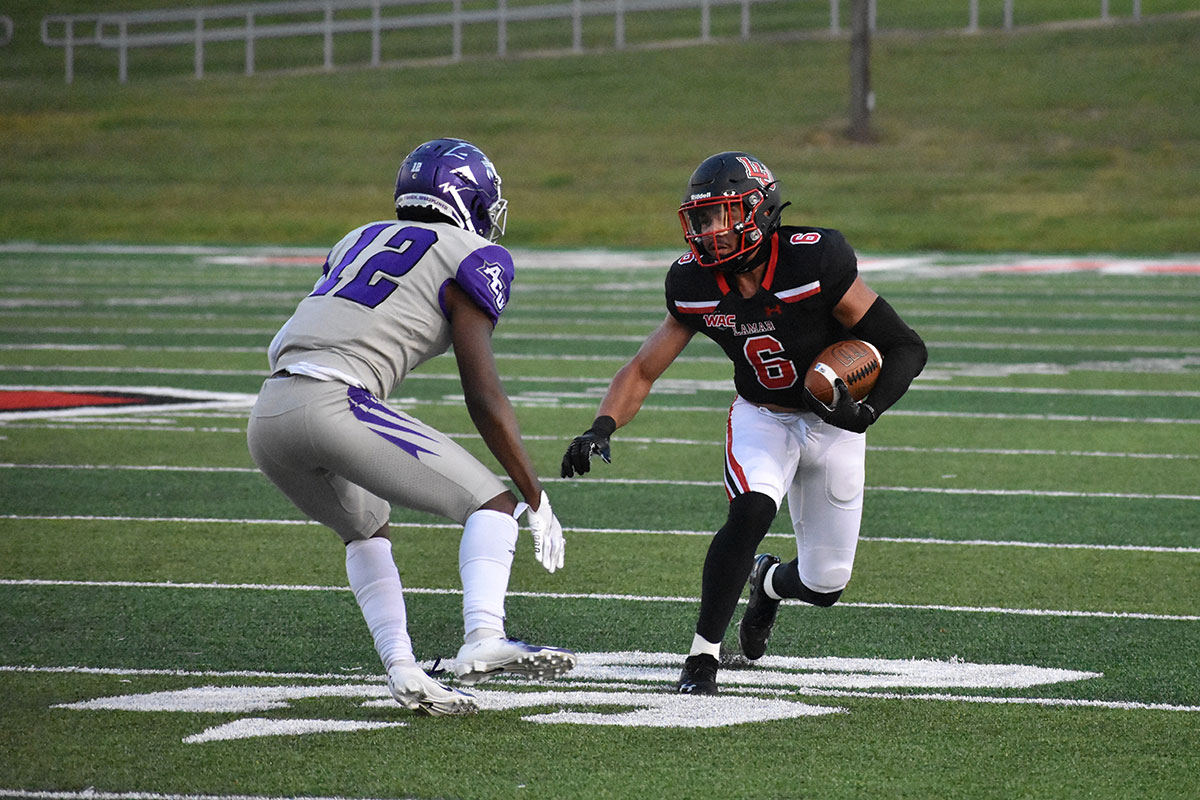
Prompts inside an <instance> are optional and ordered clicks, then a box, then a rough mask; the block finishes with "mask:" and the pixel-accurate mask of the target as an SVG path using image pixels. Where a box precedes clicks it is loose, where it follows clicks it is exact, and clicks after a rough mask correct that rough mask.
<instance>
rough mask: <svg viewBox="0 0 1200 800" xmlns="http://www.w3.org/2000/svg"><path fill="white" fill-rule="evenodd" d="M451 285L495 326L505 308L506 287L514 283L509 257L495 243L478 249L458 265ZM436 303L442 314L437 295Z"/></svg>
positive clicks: (506, 298)
mask: <svg viewBox="0 0 1200 800" xmlns="http://www.w3.org/2000/svg"><path fill="white" fill-rule="evenodd" d="M454 282H455V283H457V284H458V285H459V288H461V289H462V290H463V291H464V292H466V293H467V296H468V297H470V298H471V300H472V301H474V303H475V305H477V306H479V307H480V308H482V309H483V310H484V311H485V312H486V313H487V315H488V316H489V317H491V318H492V324H495V323H497V322H499V321H500V314H501V313H502V312H503V311H504V307H505V306H506V305H508V292H509V287H510V286H512V282H513V263H512V256H511V255H509V253H508V251H507V250H505V249H504V248H503V247H501V246H500V245H498V244H493V245H488V246H487V247H481V248H479V249H478V250H475V251H474V252H472V253H471V254H470V255H468V256H467V257H466V258H464V259H463V260H462V263H460V264H459V265H458V272H456V273H455V274H454ZM439 301H440V302H441V305H442V314H443V315H444V314H445V313H446V303H445V300H443V299H442V298H441V297H440V296H439Z"/></svg>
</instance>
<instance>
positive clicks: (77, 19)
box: [0, 0, 1141, 83]
mask: <svg viewBox="0 0 1200 800" xmlns="http://www.w3.org/2000/svg"><path fill="white" fill-rule="evenodd" d="M1109 1H1110V0H1099V5H1100V9H1099V18H1100V19H1101V20H1108V19H1109V18H1110V14H1109ZM494 2H495V6H494V7H489V8H483V9H478V8H470V9H467V8H464V0H287V1H284V0H277V1H276V2H259V3H247V4H238V5H224V6H205V7H195V8H180V9H168V10H157V11H130V12H110V13H100V14H70V15H64V14H54V15H49V16H46V17H43V18H42V24H41V38H42V43H43V44H45V45H47V46H49V47H61V48H63V51H64V54H65V60H66V64H65V76H66V82H67V83H71V82H73V81H74V78H75V54H76V51H77V50H79V49H80V48H86V47H99V48H103V49H106V50H115V51H116V52H117V77H118V79H119V80H120V82H121V83H126V82H127V81H128V80H129V52H130V50H133V49H136V48H148V47H180V46H182V47H190V48H192V50H193V72H194V74H195V77H197V78H203V77H204V72H205V47H206V46H207V45H209V44H212V43H218V42H242V43H243V45H244V51H245V54H244V65H245V66H244V69H245V74H246V75H253V74H254V73H255V69H256V52H255V45H256V43H257V42H260V41H263V40H267V39H282V38H296V37H320V38H321V40H322V43H323V66H324V68H325V69H326V70H332V69H333V67H334V39H335V37H337V36H338V35H340V34H349V33H359V34H369V35H370V42H371V44H370V61H369V63H370V65H371V66H372V67H378V66H380V64H381V63H382V44H381V42H382V37H383V34H384V33H385V32H389V31H401V30H415V29H423V28H449V30H450V43H449V52H448V53H447V56H446V57H447V58H448V59H449V60H451V61H460V60H462V58H463V38H464V37H463V29H464V27H465V26H467V25H477V24H481V23H483V24H489V25H491V24H494V25H495V26H496V55H497V56H499V57H504V56H505V55H507V54H508V47H509V34H508V25H509V24H510V23H515V22H529V21H537V20H543V21H548V20H570V21H571V42H570V45H569V49H570V51H572V52H576V53H579V52H582V51H583V21H584V19H585V18H587V17H611V18H612V25H613V47H614V48H616V49H618V50H620V49H624V48H625V47H626V46H627V41H626V33H625V30H626V28H625V21H626V17H627V15H629V14H633V13H638V12H653V11H679V10H689V9H695V10H697V11H698V12H699V21H698V26H699V30H698V35H699V40H700V41H702V42H704V41H709V40H711V38H712V13H711V12H712V9H713V8H714V7H718V6H740V26H739V27H740V31H739V32H740V36H741V37H742V38H748V37H749V36H750V9H751V6H752V5H754V4H759V3H776V4H780V3H785V2H789V0H562V2H557V3H556V2H547V3H544V4H536V5H521V6H515V7H510V6H509V5H508V0H494ZM828 3H829V28H828V31H829V34H830V35H834V36H836V35H839V34H841V32H842V28H841V24H840V19H841V15H842V8H841V6H842V5H843V3H844V4H845V6H846V7H847V8H848V7H849V5H850V3H851V0H828ZM868 3H869V10H868V18H869V26H870V29H871V30H875V22H876V6H877V0H868ZM1003 3H1004V22H1003V25H1004V27H1005V28H1012V27H1014V0H1003ZM1132 3H1133V10H1132V17H1133V19H1135V20H1140V19H1141V0H1132ZM979 6H980V0H967V25H966V28H965V29H966V30H967V31H968V32H978V31H979V28H980V26H979ZM406 7H408V8H407V9H406ZM416 7H419V8H418V9H417V10H412V9H413V8H416ZM430 8H442V9H445V10H441V11H435V12H432V13H431V12H429V11H428V9H430ZM396 11H398V12H399V13H385V12H396ZM314 15H320V19H312V17H313V16H314ZM339 15H341V16H339ZM305 16H307V17H309V18H308V19H303V17H305ZM6 20H7V18H6V17H0V28H3V29H4V30H3V31H0V44H3V43H4V42H5V41H6V39H5V36H7V38H8V39H11V37H12V22H11V20H7V24H5V21H6ZM281 20H283V21H281ZM164 26H167V29H166V30H164V29H163V27H164Z"/></svg>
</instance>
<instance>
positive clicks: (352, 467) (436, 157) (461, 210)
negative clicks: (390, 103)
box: [247, 139, 576, 715]
mask: <svg viewBox="0 0 1200 800" xmlns="http://www.w3.org/2000/svg"><path fill="white" fill-rule="evenodd" d="M395 205H396V217H397V221H395V222H391V221H381V222H374V223H371V224H368V225H364V226H362V227H360V228H357V229H355V230H353V231H351V232H350V233H348V234H346V236H345V237H344V238H343V239H342V240H341V241H340V242H338V244H337V245H335V246H334V247H333V249H332V250H331V251H330V252H329V257H328V258H327V259H326V261H325V265H324V268H323V270H322V274H321V277H320V278H319V279H318V280H317V283H316V285H315V286H314V288H313V291H312V292H311V293H310V294H309V295H308V296H307V297H305V298H304V299H303V300H301V301H300V303H299V305H298V306H297V308H296V311H295V313H294V314H293V315H292V317H291V318H290V319H289V320H288V321H287V322H286V323H285V324H284V326H283V327H282V328H281V329H280V330H279V333H277V334H276V336H275V338H274V340H273V341H272V342H271V346H270V348H269V349H268V360H269V363H270V369H271V374H270V377H269V378H268V379H267V380H266V381H265V382H264V383H263V387H262V390H261V391H260V393H259V396H258V400H257V402H256V403H255V405H254V410H253V411H252V412H251V415H250V422H249V426H248V428H247V439H248V442H249V446H250V453H251V455H252V456H253V457H254V461H255V463H256V464H258V466H259V468H260V469H261V470H262V471H263V473H264V474H265V475H266V476H267V478H268V479H270V481H271V482H272V483H273V484H275V486H277V487H278V488H279V489H280V491H282V492H283V493H284V494H285V495H287V497H288V498H289V499H290V500H291V501H292V502H293V503H295V504H296V506H297V507H298V508H299V509H300V510H301V511H303V512H304V513H305V514H307V515H308V516H310V517H311V518H312V519H314V520H316V521H318V522H320V523H323V524H325V525H328V526H329V527H330V528H332V529H333V530H334V531H335V532H336V533H337V534H338V535H339V536H340V537H341V538H342V540H343V541H344V542H345V543H346V574H347V577H348V579H349V582H350V588H351V589H352V590H353V591H354V596H355V599H356V600H357V601H358V604H359V607H360V608H361V609H362V613H363V617H364V618H365V619H366V622H367V627H368V629H369V630H370V632H371V636H372V637H373V639H374V641H375V649H376V650H377V651H378V652H379V656H380V658H381V659H382V661H383V666H384V669H385V671H386V673H387V679H388V687H389V689H390V691H391V694H392V696H393V697H395V698H396V700H397V701H398V702H400V703H401V704H402V705H403V706H405V707H406V708H410V709H413V710H416V711H420V712H424V713H428V714H434V715H442V714H465V713H471V712H473V711H475V710H476V708H477V704H476V701H475V698H474V696H473V695H472V694H470V693H469V692H467V691H464V690H462V689H459V688H455V687H452V686H447V685H444V684H443V683H441V682H440V681H438V680H435V679H434V678H433V677H431V676H429V675H427V674H426V673H425V672H424V671H423V670H422V669H421V668H420V667H419V666H418V665H417V662H416V659H415V657H414V655H413V648H412V642H411V640H410V638H409V634H408V620H407V612H406V609H405V604H404V593H403V589H402V587H401V583H400V576H399V573H398V571H397V569H396V564H395V561H394V560H393V557H392V544H391V541H390V539H389V535H388V516H389V513H390V510H391V505H390V504H393V503H394V504H397V505H400V506H404V507H406V508H411V509H417V510H420V511H426V512H429V513H432V514H437V515H440V516H442V517H446V518H448V519H451V520H454V521H455V522H457V523H460V524H462V525H463V534H462V539H461V543H460V547H459V557H458V562H459V574H460V577H461V579H462V585H463V624H464V629H465V636H464V643H463V645H462V647H461V648H460V649H459V651H458V654H457V656H456V658H455V662H454V673H455V675H456V676H457V678H458V681H459V682H460V683H462V684H465V685H471V684H474V683H478V682H479V681H482V680H487V679H488V678H491V677H493V676H495V675H498V674H500V673H502V672H508V673H514V674H518V675H524V676H526V677H535V678H544V677H552V676H556V675H560V674H563V673H565V672H566V671H567V670H569V669H571V668H572V667H573V666H574V665H575V661H576V658H575V654H574V653H572V652H570V651H568V650H564V649H561V648H556V647H540V646H535V645H530V644H526V643H525V642H522V641H519V640H516V639H510V638H507V637H506V635H505V629H504V601H505V596H506V594H507V591H508V579H509V573H510V570H511V566H512V558H513V553H514V552H515V549H516V543H517V533H518V523H517V520H518V519H519V518H520V517H521V516H522V515H526V519H527V524H528V526H529V529H530V531H531V533H532V538H533V545H534V555H535V557H536V558H537V559H538V561H539V562H541V564H542V566H544V567H545V568H546V569H547V570H549V571H550V572H554V571H555V570H556V569H558V568H559V567H561V566H562V565H563V551H564V546H565V543H564V540H563V534H562V526H561V525H560V524H559V522H558V519H556V518H555V516H554V511H553V510H552V509H551V507H550V501H549V500H548V499H547V497H546V493H545V492H544V491H543V490H542V484H541V481H540V480H539V478H538V475H537V473H536V472H535V470H534V468H533V464H532V462H531V459H530V457H529V454H528V453H527V452H526V450H525V446H524V444H523V442H522V440H521V433H520V430H519V428H518V425H517V419H516V415H515V413H514V412H513V408H512V404H511V403H510V402H509V400H508V397H507V396H506V395H505V393H504V389H503V386H502V385H501V382H500V377H499V374H498V372H497V369H496V363H495V359H494V356H493V353H492V346H491V336H492V330H493V328H494V326H495V325H496V323H497V321H498V320H499V318H500V314H501V313H502V312H503V311H504V308H505V305H506V304H507V303H508V298H509V290H510V286H511V283H512V280H513V263H512V257H511V256H510V254H509V252H508V251H507V250H506V249H505V248H503V247H501V246H500V245H498V244H496V240H497V239H499V238H500V236H501V234H503V233H504V224H505V218H506V212H507V201H506V200H504V199H503V198H502V197H501V196H500V176H499V175H497V174H496V170H495V168H494V167H493V165H492V162H491V161H490V160H489V159H488V158H487V156H485V155H484V154H483V152H481V151H480V150H479V149H478V148H476V147H475V146H474V145H472V144H470V143H468V142H465V141H462V140H461V139H436V140H433V141H430V142H426V143H425V144H422V145H421V146H419V147H417V148H416V149H415V150H413V151H412V152H411V153H410V154H409V155H408V156H407V157H406V158H405V159H404V161H403V162H402V163H401V164H400V171H399V174H398V175H397V177H396V192H395ZM451 346H453V348H454V356H455V359H456V361H457V363H458V372H459V376H460V380H461V382H462V388H463V394H464V397H465V400H466V406H467V411H468V412H469V414H470V416H471V420H472V422H473V423H474V424H475V427H476V428H477V429H478V431H479V433H480V435H481V436H482V437H483V440H484V442H485V443H486V444H487V446H488V449H489V450H491V452H492V454H493V455H495V457H496V459H497V461H499V463H500V465H501V466H502V467H503V468H504V470H505V472H506V473H507V474H508V476H509V478H511V479H512V482H513V484H514V485H515V486H516V489H517V491H519V492H520V495H521V498H522V499H521V500H520V501H518V499H517V497H516V495H515V494H514V493H513V492H512V491H509V490H508V489H506V488H505V486H504V484H503V483H502V482H501V481H500V479H499V478H497V477H496V476H495V475H493V474H492V472H491V470H489V469H488V468H487V467H485V466H484V465H483V464H481V463H480V462H479V461H478V460H477V459H476V458H474V457H473V456H471V455H470V454H469V453H468V452H467V451H466V450H465V449H463V448H462V447H461V446H459V445H457V444H455V443H454V442H453V441H451V440H450V438H449V437H447V436H446V435H445V434H442V433H440V432H439V431H437V430H435V429H433V428H431V427H429V426H428V425H426V424H424V423H422V422H421V421H420V420H418V419H416V418H415V417H412V416H410V415H408V414H406V413H404V412H402V411H399V410H397V409H395V408H392V407H390V406H388V405H387V404H385V403H384V402H383V401H384V400H385V399H386V398H387V396H388V395H389V394H390V393H391V392H392V391H394V390H395V389H396V387H397V386H399V385H400V384H401V383H402V382H403V381H404V378H405V376H406V375H407V374H408V372H409V371H410V370H412V369H415V368H416V367H418V366H420V365H421V364H423V363H424V362H426V361H428V360H429V359H431V358H433V357H434V356H437V355H439V354H441V353H444V352H445V351H446V350H447V349H448V348H450V347H451Z"/></svg>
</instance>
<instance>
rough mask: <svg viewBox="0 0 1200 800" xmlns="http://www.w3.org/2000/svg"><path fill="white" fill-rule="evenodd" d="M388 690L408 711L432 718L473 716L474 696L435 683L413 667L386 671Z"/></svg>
mask: <svg viewBox="0 0 1200 800" xmlns="http://www.w3.org/2000/svg"><path fill="white" fill-rule="evenodd" d="M388 691H390V692H391V693H392V697H394V698H396V702H397V703H399V704H400V705H402V706H404V707H405V708H407V709H410V710H412V711H416V712H418V713H422V714H428V715H430V716H431V717H443V716H448V715H454V714H474V713H475V712H476V711H478V710H479V706H478V704H476V702H475V696H474V695H472V694H470V693H468V692H461V691H459V690H458V689H451V688H450V687H448V686H443V685H442V684H440V683H438V682H437V681H435V680H434V679H433V678H431V677H429V675H427V674H426V673H425V670H423V669H421V668H420V667H418V666H417V665H416V664H398V665H396V666H393V667H392V668H391V669H389V670H388Z"/></svg>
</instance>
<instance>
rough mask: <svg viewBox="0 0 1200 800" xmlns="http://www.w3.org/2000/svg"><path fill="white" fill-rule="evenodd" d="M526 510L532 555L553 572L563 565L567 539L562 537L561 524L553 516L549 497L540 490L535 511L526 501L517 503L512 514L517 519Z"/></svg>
mask: <svg viewBox="0 0 1200 800" xmlns="http://www.w3.org/2000/svg"><path fill="white" fill-rule="evenodd" d="M526 511H528V512H529V517H528V519H527V522H528V524H529V532H530V533H531V534H533V557H534V558H536V559H537V560H538V561H540V562H541V564H542V566H543V567H545V568H546V569H547V570H549V571H550V572H554V570H556V569H558V568H560V567H561V566H562V565H563V554H564V551H565V550H566V548H567V541H566V539H564V538H563V532H562V525H561V524H559V521H558V518H557V517H555V516H554V509H552V508H550V498H548V497H546V493H545V492H542V497H541V500H540V501H539V502H538V507H537V510H536V511H535V510H534V509H533V508H532V507H531V506H530V505H529V504H528V503H518V504H517V510H516V511H514V512H513V516H514V517H517V518H518V519H519V518H520V516H521V515H522V514H524V513H525V512H526Z"/></svg>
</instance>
